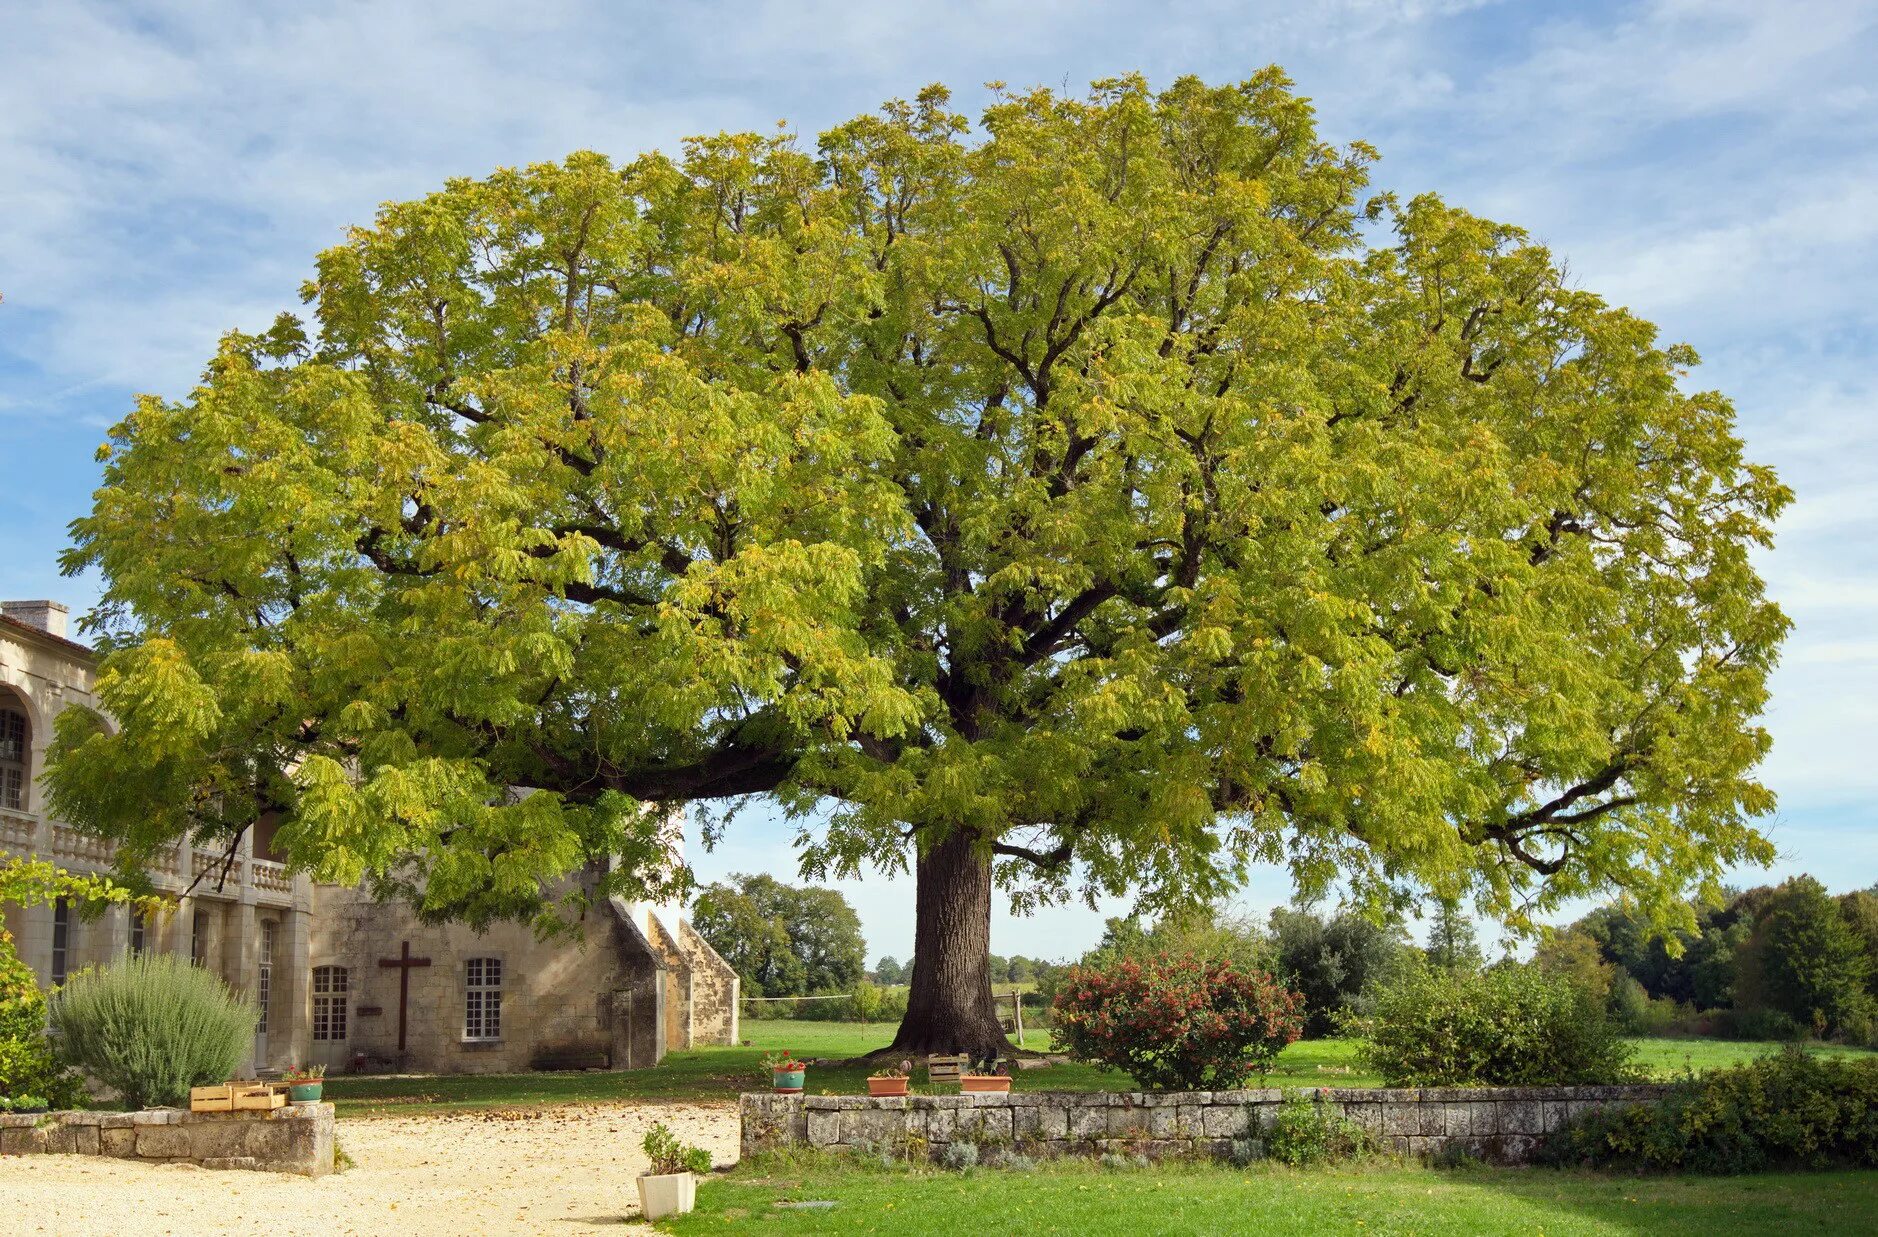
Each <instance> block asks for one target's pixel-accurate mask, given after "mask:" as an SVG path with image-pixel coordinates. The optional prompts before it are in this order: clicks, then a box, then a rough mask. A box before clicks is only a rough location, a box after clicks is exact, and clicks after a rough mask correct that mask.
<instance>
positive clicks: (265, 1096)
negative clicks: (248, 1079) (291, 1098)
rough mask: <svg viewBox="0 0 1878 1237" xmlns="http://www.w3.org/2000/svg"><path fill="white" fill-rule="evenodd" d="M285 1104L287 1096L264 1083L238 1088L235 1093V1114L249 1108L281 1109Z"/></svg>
mask: <svg viewBox="0 0 1878 1237" xmlns="http://www.w3.org/2000/svg"><path fill="white" fill-rule="evenodd" d="M286 1103H287V1096H286V1094H285V1093H284V1092H281V1091H276V1090H275V1089H274V1088H273V1087H271V1086H269V1085H267V1084H266V1083H264V1082H262V1083H256V1084H254V1085H253V1086H248V1087H240V1088H237V1089H236V1091H235V1111H237V1112H245V1111H246V1110H248V1109H250V1108H258V1109H270V1108H281V1107H284V1106H285V1105H286Z"/></svg>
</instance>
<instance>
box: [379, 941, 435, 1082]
mask: <svg viewBox="0 0 1878 1237" xmlns="http://www.w3.org/2000/svg"><path fill="white" fill-rule="evenodd" d="M378 965H380V966H395V967H397V968H398V1055H399V1056H403V1055H404V1018H405V1010H406V1009H408V1008H409V1007H410V1004H411V968H412V967H414V966H429V965H430V959H429V958H413V957H412V956H411V942H409V941H405V942H404V948H403V949H402V950H401V951H399V954H398V956H397V957H395V958H380V959H379V960H378Z"/></svg>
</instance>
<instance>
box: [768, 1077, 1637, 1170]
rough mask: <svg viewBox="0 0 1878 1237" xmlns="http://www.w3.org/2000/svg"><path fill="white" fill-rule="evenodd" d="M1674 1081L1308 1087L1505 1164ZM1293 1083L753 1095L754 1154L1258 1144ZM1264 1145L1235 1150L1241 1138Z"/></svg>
mask: <svg viewBox="0 0 1878 1237" xmlns="http://www.w3.org/2000/svg"><path fill="white" fill-rule="evenodd" d="M1666 1091H1667V1088H1666V1087H1662V1086H1623V1087H1483V1088H1472V1087H1430V1088H1375V1089H1369V1088H1349V1087H1329V1088H1316V1089H1311V1090H1306V1091H1305V1092H1304V1093H1303V1094H1304V1095H1305V1096H1306V1097H1307V1098H1310V1099H1312V1100H1314V1101H1315V1102H1317V1103H1320V1104H1322V1105H1324V1106H1325V1107H1326V1109H1328V1110H1330V1111H1333V1112H1336V1113H1339V1114H1341V1115H1343V1116H1345V1117H1348V1118H1349V1119H1351V1120H1352V1121H1355V1122H1356V1123H1357V1124H1358V1125H1360V1126H1362V1127H1363V1128H1364V1129H1365V1130H1367V1131H1369V1133H1370V1134H1371V1135H1373V1136H1374V1137H1375V1138H1376V1140H1377V1143H1378V1145H1379V1146H1380V1147H1381V1148H1382V1149H1384V1150H1392V1151H1395V1152H1397V1153H1399V1154H1403V1155H1436V1154H1440V1153H1442V1152H1454V1151H1461V1152H1466V1153H1468V1154H1471V1155H1476V1156H1479V1157H1481V1158H1483V1159H1486V1160H1491V1161H1493V1162H1495V1163H1503V1164H1518V1163H1524V1162H1525V1161H1526V1160H1527V1159H1529V1158H1530V1157H1531V1156H1532V1154H1533V1152H1534V1151H1535V1150H1536V1149H1537V1148H1538V1146H1539V1144H1540V1143H1541V1142H1542V1141H1543V1139H1544V1138H1545V1136H1546V1135H1548V1134H1550V1133H1552V1132H1554V1131H1555V1130H1557V1129H1558V1128H1559V1127H1560V1126H1561V1125H1563V1124H1564V1123H1566V1122H1567V1121H1570V1120H1572V1119H1574V1118H1576V1117H1578V1116H1579V1115H1581V1114H1583V1113H1585V1112H1589V1111H1592V1110H1594V1109H1598V1108H1603V1107H1606V1106H1617V1105H1628V1104H1637V1103H1649V1102H1653V1101H1656V1100H1659V1099H1661V1098H1662V1096H1663V1095H1664V1094H1665V1093H1666ZM1283 1099H1284V1092H1283V1091H1280V1090H1278V1089H1276V1088H1266V1089H1261V1090H1248V1091H1176V1092H1167V1093H1143V1092H1139V1091H1134V1092H1090V1093H1079V1092H1066V1091H1016V1092H1011V1093H1009V1094H982V1093H974V1094H967V1095H914V1096H907V1097H904V1098H879V1099H876V1098H872V1097H869V1096H865V1095H809V1096H799V1095H745V1096H743V1097H742V1100H741V1103H740V1114H739V1115H740V1117H741V1121H742V1142H743V1154H744V1155H746V1156H748V1155H754V1154H756V1153H757V1152H761V1151H774V1150H779V1149H783V1148H787V1147H801V1146H808V1147H818V1148H826V1149H831V1150H850V1149H875V1148H893V1149H896V1150H898V1151H901V1152H905V1153H911V1154H922V1153H923V1154H928V1155H932V1156H934V1157H936V1156H938V1155H939V1154H940V1152H942V1151H943V1150H944V1148H945V1145H946V1144H947V1143H950V1142H959V1141H969V1142H972V1143H975V1144H977V1145H978V1146H979V1149H980V1151H981V1153H982V1152H986V1151H995V1150H996V1149H998V1148H1009V1149H1012V1150H1015V1151H1021V1152H1023V1153H1025V1154H1029V1155H1102V1154H1109V1153H1116V1154H1123V1155H1137V1154H1139V1155H1146V1156H1150V1157H1155V1158H1159V1157H1164V1156H1175V1155H1179V1156H1201V1157H1225V1156H1229V1155H1234V1154H1248V1153H1249V1154H1252V1155H1258V1154H1260V1153H1261V1152H1262V1147H1261V1146H1260V1145H1258V1144H1259V1142H1260V1140H1261V1138H1262V1135H1263V1134H1264V1132H1265V1131H1266V1130H1268V1129H1270V1128H1271V1124H1272V1122H1273V1120H1274V1119H1275V1118H1276V1117H1277V1114H1278V1110H1279V1105H1280V1104H1281V1103H1282V1102H1283ZM1248 1142H1249V1143H1251V1144H1253V1145H1252V1146H1250V1147H1240V1148H1237V1149H1235V1147H1234V1144H1235V1143H1248Z"/></svg>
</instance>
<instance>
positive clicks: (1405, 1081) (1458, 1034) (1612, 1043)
mask: <svg viewBox="0 0 1878 1237" xmlns="http://www.w3.org/2000/svg"><path fill="white" fill-rule="evenodd" d="M1360 1025H1361V1030H1362V1032H1363V1033H1364V1034H1365V1035H1366V1037H1367V1041H1368V1042H1367V1043H1366V1044H1365V1045H1364V1046H1363V1048H1362V1050H1361V1056H1362V1059H1363V1061H1364V1063H1365V1064H1366V1065H1368V1066H1369V1067H1370V1068H1372V1069H1374V1070H1375V1071H1376V1072H1377V1073H1379V1074H1381V1075H1382V1077H1383V1080H1384V1081H1385V1082H1386V1083H1387V1085H1389V1086H1480V1085H1493V1086H1555V1085H1568V1084H1576V1083H1608V1082H1618V1081H1622V1080H1624V1079H1626V1078H1628V1077H1629V1076H1630V1075H1631V1073H1632V1071H1631V1069H1630V1066H1629V1064H1628V1061H1629V1058H1630V1055H1631V1049H1630V1046H1629V1045H1628V1044H1626V1043H1625V1042H1624V1041H1623V1040H1622V1039H1620V1038H1619V1037H1618V1030H1617V1028H1616V1027H1615V1026H1614V1025H1613V1024H1612V1022H1611V1020H1610V1018H1609V1017H1608V1016H1607V1015H1606V1013H1605V1011H1604V1010H1603V1008H1602V1007H1600V1006H1599V1005H1597V1004H1596V1003H1594V1002H1593V1001H1591V1000H1590V999H1589V998H1588V997H1587V996H1586V995H1585V994H1584V993H1583V992H1582V991H1580V990H1578V989H1577V988H1574V987H1573V986H1572V985H1571V984H1570V983H1568V982H1566V981H1564V980H1562V979H1556V978H1552V977H1550V976H1547V975H1546V974H1545V973H1544V972H1542V971H1540V970H1538V969H1537V968H1535V967H1532V966H1517V965H1501V966H1496V967H1493V968H1491V969H1489V970H1487V971H1485V972H1483V973H1481V974H1479V975H1469V974H1464V973H1461V972H1456V971H1448V970H1443V969H1440V968H1435V967H1418V968H1414V969H1412V970H1410V971H1408V972H1407V973H1405V974H1404V975H1402V976H1401V977H1399V978H1397V979H1396V980H1394V981H1392V982H1390V983H1389V984H1387V985H1385V986H1384V987H1383V988H1382V989H1381V990H1379V991H1378V993H1377V994H1376V998H1375V1003H1374V1008H1373V1012H1372V1013H1371V1015H1370V1016H1369V1017H1367V1018H1365V1019H1362V1020H1361V1023H1360Z"/></svg>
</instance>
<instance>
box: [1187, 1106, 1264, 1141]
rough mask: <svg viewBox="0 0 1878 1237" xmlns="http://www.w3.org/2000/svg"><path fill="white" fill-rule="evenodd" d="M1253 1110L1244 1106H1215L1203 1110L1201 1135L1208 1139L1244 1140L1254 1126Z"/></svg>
mask: <svg viewBox="0 0 1878 1237" xmlns="http://www.w3.org/2000/svg"><path fill="white" fill-rule="evenodd" d="M1251 1118H1252V1110H1251V1109H1250V1108H1247V1107H1246V1106H1244V1105H1243V1104H1233V1105H1230V1106H1228V1105H1220V1104H1213V1105H1209V1106H1208V1107H1207V1108H1205V1109H1203V1110H1202V1115H1201V1117H1200V1133H1202V1134H1203V1135H1205V1136H1206V1137H1207V1138H1244V1137H1245V1136H1246V1134H1247V1133H1249V1132H1250V1130H1251V1126H1252V1120H1251Z"/></svg>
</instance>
